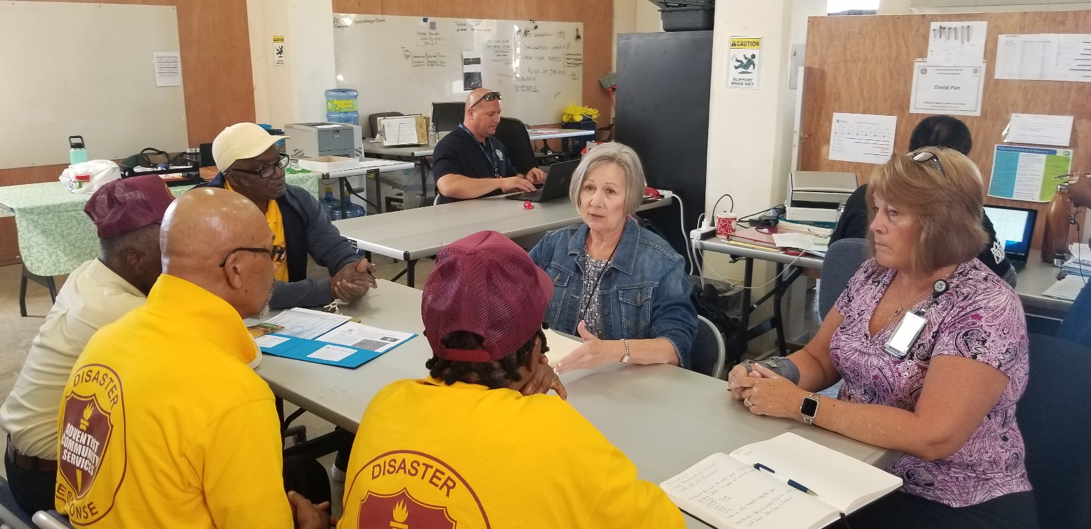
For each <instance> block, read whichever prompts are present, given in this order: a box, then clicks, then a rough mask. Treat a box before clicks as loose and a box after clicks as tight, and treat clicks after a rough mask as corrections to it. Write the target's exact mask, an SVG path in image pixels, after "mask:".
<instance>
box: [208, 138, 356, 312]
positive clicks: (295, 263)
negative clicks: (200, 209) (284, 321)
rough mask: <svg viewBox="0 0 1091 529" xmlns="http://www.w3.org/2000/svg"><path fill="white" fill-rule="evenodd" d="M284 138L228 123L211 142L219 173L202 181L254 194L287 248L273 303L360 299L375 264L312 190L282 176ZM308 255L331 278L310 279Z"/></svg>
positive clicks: (292, 304) (278, 241) (279, 241)
mask: <svg viewBox="0 0 1091 529" xmlns="http://www.w3.org/2000/svg"><path fill="white" fill-rule="evenodd" d="M284 138H286V136H272V135H270V134H269V133H268V132H267V131H266V130H265V129H263V128H261V127H259V126H258V125H255V124H253V123H236V124H234V125H231V126H230V127H227V128H226V129H224V130H223V132H221V133H220V134H219V135H218V136H216V139H215V141H213V142H212V157H213V158H214V159H215V160H216V168H217V169H219V170H220V172H219V174H217V175H216V177H215V178H213V179H212V180H211V181H209V182H208V183H206V184H202V185H203V186H210V187H220V188H225V189H229V190H232V191H235V192H237V193H239V194H241V195H243V196H245V197H246V198H248V199H250V200H251V201H252V202H253V203H254V204H255V205H257V206H258V209H260V210H261V212H262V213H264V214H265V219H266V221H268V223H269V228H270V229H271V230H272V231H273V236H274V239H275V240H274V244H277V245H283V246H284V247H285V248H286V249H287V256H286V258H285V260H284V263H283V264H282V265H280V267H279V268H278V269H277V271H276V280H277V283H276V286H275V287H274V288H273V297H272V299H270V300H269V306H270V308H273V309H285V308H290V307H315V306H320V305H327V304H329V303H330V302H331V301H333V300H334V299H340V300H342V301H347V302H352V301H356V300H358V299H360V298H361V297H363V296H364V294H365V293H367V291H368V289H371V288H375V286H376V285H375V277H374V276H373V275H372V274H373V272H374V269H373V268H372V266H371V263H369V262H368V261H367V260H366V259H361V258H360V257H359V256H358V255H356V252H355V251H354V250H353V248H352V245H351V244H349V242H348V240H347V239H345V238H344V237H342V236H341V233H340V232H339V231H337V228H336V227H335V226H334V225H333V224H332V223H330V220H329V218H328V217H327V216H326V214H325V212H323V211H322V208H321V206H320V204H319V203H318V200H317V199H315V198H314V196H313V195H311V194H310V193H309V192H307V190H305V189H303V188H301V187H297V186H292V185H288V184H287V183H286V182H285V181H284V168H285V167H287V165H288V155H286V154H282V153H281V152H280V151H279V150H278V149H277V147H276V142H278V141H280V140H282V139H284ZM308 255H310V256H311V257H313V258H314V260H315V262H317V263H318V264H319V265H322V266H325V267H326V268H327V269H328V270H329V272H330V276H331V279H324V280H316V279H307V256H308Z"/></svg>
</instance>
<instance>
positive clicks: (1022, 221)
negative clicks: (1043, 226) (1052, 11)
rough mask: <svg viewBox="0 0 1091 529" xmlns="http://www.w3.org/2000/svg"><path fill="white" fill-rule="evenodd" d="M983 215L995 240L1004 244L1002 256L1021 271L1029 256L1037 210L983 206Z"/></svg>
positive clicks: (1016, 269)
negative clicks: (990, 226) (990, 225)
mask: <svg viewBox="0 0 1091 529" xmlns="http://www.w3.org/2000/svg"><path fill="white" fill-rule="evenodd" d="M985 214H986V215H988V216H989V220H990V221H992V223H993V229H995V230H996V240H998V241H1001V242H1003V243H1004V255H1005V256H1006V257H1007V258H1008V261H1009V262H1011V264H1012V266H1014V267H1015V271H1017V272H1018V271H1021V270H1023V267H1024V266H1026V265H1027V256H1028V255H1029V254H1030V238H1031V236H1033V235H1034V223H1035V222H1036V221H1037V220H1038V210H1035V209H1024V208H1011V207H1007V206H985Z"/></svg>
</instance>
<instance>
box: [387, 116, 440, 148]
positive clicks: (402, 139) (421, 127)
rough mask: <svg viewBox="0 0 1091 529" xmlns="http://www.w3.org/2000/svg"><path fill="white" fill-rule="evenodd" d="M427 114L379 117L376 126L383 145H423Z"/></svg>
mask: <svg viewBox="0 0 1091 529" xmlns="http://www.w3.org/2000/svg"><path fill="white" fill-rule="evenodd" d="M430 122H431V119H430V118H428V117H427V116H387V117H382V118H379V120H378V122H377V126H378V127H379V135H380V136H382V138H383V146H384V147H395V146H399V145H424V144H426V143H428V125H429V123H430Z"/></svg>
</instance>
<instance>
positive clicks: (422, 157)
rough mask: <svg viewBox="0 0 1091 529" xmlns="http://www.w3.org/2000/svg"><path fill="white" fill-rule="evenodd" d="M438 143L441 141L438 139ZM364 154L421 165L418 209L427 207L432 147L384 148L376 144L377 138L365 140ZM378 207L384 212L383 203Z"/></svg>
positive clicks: (376, 183) (377, 186)
mask: <svg viewBox="0 0 1091 529" xmlns="http://www.w3.org/2000/svg"><path fill="white" fill-rule="evenodd" d="M437 141H439V140H438V138H437ZM364 154H365V155H372V156H375V157H378V158H385V159H388V160H404V161H408V162H411V163H415V164H416V163H419V164H420V189H421V191H420V193H421V203H420V205H419V206H418V207H424V206H425V203H424V202H425V197H427V196H428V175H429V174H431V173H432V162H431V161H430V160H429V158H431V157H432V146H431V145H407V146H403V147H384V146H383V144H382V143H381V142H379V143H377V142H375V138H368V139H367V140H364ZM375 187H376V188H379V187H380V185H379V182H375ZM377 206H378V208H379V212H382V211H383V210H382V203H379V204H378V205H377Z"/></svg>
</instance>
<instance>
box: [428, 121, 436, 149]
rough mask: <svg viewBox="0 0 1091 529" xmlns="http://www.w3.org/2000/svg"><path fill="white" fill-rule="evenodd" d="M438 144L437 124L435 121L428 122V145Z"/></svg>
mask: <svg viewBox="0 0 1091 529" xmlns="http://www.w3.org/2000/svg"><path fill="white" fill-rule="evenodd" d="M435 144H436V124H435V122H433V121H429V122H428V145H435Z"/></svg>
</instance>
